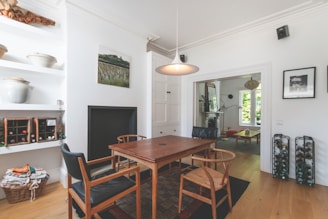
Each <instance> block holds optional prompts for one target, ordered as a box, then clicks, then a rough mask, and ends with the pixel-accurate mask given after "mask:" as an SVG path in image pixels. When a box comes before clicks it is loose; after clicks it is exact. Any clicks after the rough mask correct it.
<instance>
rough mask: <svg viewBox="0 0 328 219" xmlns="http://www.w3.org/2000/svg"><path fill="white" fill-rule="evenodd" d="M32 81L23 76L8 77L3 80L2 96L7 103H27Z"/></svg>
mask: <svg viewBox="0 0 328 219" xmlns="http://www.w3.org/2000/svg"><path fill="white" fill-rule="evenodd" d="M29 84H30V82H29V81H26V80H25V79H23V78H16V77H13V78H6V79H3V80H2V81H1V89H0V90H1V96H2V99H3V101H4V102H6V103H25V102H26V100H27V97H28V94H29V90H30V86H29Z"/></svg>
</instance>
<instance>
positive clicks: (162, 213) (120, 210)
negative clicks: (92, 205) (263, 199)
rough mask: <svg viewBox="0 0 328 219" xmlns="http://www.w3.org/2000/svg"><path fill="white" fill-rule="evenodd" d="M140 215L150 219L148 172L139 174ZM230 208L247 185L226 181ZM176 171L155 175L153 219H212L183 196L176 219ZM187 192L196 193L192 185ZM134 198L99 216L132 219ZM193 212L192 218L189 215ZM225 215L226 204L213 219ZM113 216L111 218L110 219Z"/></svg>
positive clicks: (208, 210)
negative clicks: (230, 197) (229, 194)
mask: <svg viewBox="0 0 328 219" xmlns="http://www.w3.org/2000/svg"><path fill="white" fill-rule="evenodd" d="M141 178H142V182H143V183H142V185H141V213H142V216H141V218H142V219H150V218H151V203H152V202H151V200H152V199H151V198H152V197H151V177H150V174H149V171H143V172H142V174H141ZM230 183H231V193H232V204H233V205H235V204H236V202H237V201H238V199H239V198H240V197H241V195H242V194H243V193H244V191H245V190H246V188H247V187H248V184H249V182H247V181H245V180H241V179H237V178H235V177H230ZM179 184H180V171H179V170H178V169H177V168H175V169H173V170H171V171H169V170H168V166H166V167H163V168H161V169H160V171H159V179H158V187H157V188H158V190H157V191H158V195H157V198H158V200H157V219H178V218H190V219H198V218H202V219H207V218H209V219H210V218H212V213H211V207H210V206H209V205H207V204H203V203H200V202H198V201H195V200H194V199H191V198H189V197H188V196H185V195H184V196H183V203H182V208H183V209H184V210H183V212H182V213H181V215H178V199H179ZM185 186H188V187H189V189H197V188H196V187H194V185H192V184H185ZM223 195H224V192H219V193H218V196H223ZM135 209H136V205H135V194H134V193H133V194H130V195H128V196H126V197H124V198H122V199H120V200H119V201H117V203H116V207H114V208H111V209H110V210H109V211H105V212H103V213H101V214H100V215H101V216H102V218H103V219H114V218H117V219H123V218H135ZM190 212H193V213H192V215H189V214H190ZM228 213H229V206H228V202H227V200H226V201H225V202H224V203H223V204H222V205H221V206H220V207H218V208H217V215H218V216H217V218H220V219H223V218H225V217H226V215H227V214H228ZM114 215H115V216H114Z"/></svg>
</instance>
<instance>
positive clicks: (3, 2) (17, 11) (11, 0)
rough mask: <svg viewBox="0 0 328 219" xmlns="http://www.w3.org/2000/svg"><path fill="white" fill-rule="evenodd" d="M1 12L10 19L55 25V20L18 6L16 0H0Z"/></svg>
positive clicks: (27, 22)
mask: <svg viewBox="0 0 328 219" xmlns="http://www.w3.org/2000/svg"><path fill="white" fill-rule="evenodd" d="M0 14H2V15H3V16H6V17H8V18H10V19H13V20H16V21H19V22H22V23H26V24H30V23H35V24H42V25H55V23H56V22H55V21H53V20H51V19H48V18H45V17H42V16H39V15H37V14H35V13H33V12H31V11H28V10H26V9H24V8H21V7H19V6H17V1H16V0H0Z"/></svg>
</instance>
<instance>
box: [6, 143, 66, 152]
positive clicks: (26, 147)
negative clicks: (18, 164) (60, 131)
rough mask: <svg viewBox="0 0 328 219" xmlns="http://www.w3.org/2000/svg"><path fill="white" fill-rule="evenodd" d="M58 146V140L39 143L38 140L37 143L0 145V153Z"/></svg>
mask: <svg viewBox="0 0 328 219" xmlns="http://www.w3.org/2000/svg"><path fill="white" fill-rule="evenodd" d="M59 146H60V141H59V140H58V141H47V142H40V143H39V142H38V143H31V144H22V145H14V146H8V147H0V155H4V154H12V153H19V152H24V151H32V150H40V149H46V148H53V147H59Z"/></svg>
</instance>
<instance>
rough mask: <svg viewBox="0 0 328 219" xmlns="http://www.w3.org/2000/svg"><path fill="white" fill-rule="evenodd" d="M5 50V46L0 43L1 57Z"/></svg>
mask: <svg viewBox="0 0 328 219" xmlns="http://www.w3.org/2000/svg"><path fill="white" fill-rule="evenodd" d="M6 52H8V50H7V48H6V47H5V46H4V45H2V44H0V58H1V57H2V56H3V55H4V54H5V53H6Z"/></svg>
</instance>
